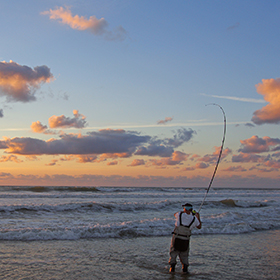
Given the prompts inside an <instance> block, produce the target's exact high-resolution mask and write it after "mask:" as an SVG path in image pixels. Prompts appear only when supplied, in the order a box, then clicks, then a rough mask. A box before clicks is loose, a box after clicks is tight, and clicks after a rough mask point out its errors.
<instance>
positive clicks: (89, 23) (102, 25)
mask: <svg viewBox="0 0 280 280" xmlns="http://www.w3.org/2000/svg"><path fill="white" fill-rule="evenodd" d="M42 14H43V15H48V16H49V18H50V19H53V20H58V21H59V22H60V23H62V24H66V25H68V26H70V27H71V28H72V29H76V30H81V31H83V30H89V31H90V32H91V33H93V34H94V35H99V36H104V38H105V39H107V40H124V39H125V37H126V31H125V30H124V28H123V27H122V26H119V27H118V28H116V29H115V30H114V31H109V30H108V29H107V27H108V22H107V21H106V20H105V19H104V18H101V19H97V18H96V16H90V17H89V19H87V18H86V17H83V16H78V15H75V16H73V15H72V12H71V11H70V9H69V8H68V7H66V8H63V7H59V8H56V9H55V10H52V9H50V10H49V11H45V12H42Z"/></svg>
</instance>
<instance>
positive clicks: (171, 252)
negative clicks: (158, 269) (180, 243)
mask: <svg viewBox="0 0 280 280" xmlns="http://www.w3.org/2000/svg"><path fill="white" fill-rule="evenodd" d="M173 245H174V236H173V237H172V240H171V245H170V250H169V255H170V258H169V262H168V263H169V264H170V269H169V272H175V266H176V263H177V261H176V259H177V256H178V255H179V252H178V251H176V250H175V248H174V246H173Z"/></svg>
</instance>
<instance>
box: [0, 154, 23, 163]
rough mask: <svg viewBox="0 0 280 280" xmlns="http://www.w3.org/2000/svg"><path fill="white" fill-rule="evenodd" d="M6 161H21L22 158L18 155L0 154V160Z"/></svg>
mask: <svg viewBox="0 0 280 280" xmlns="http://www.w3.org/2000/svg"><path fill="white" fill-rule="evenodd" d="M7 161H13V162H16V163H20V162H22V160H20V159H18V157H17V156H14V155H8V156H2V157H1V158H0V162H7Z"/></svg>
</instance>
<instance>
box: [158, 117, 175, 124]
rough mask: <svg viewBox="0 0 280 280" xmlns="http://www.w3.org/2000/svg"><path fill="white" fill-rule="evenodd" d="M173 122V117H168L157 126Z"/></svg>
mask: <svg viewBox="0 0 280 280" xmlns="http://www.w3.org/2000/svg"><path fill="white" fill-rule="evenodd" d="M172 120H173V117H172V118H171V117H166V118H165V119H164V120H160V121H158V122H157V124H166V123H167V122H171V121H172Z"/></svg>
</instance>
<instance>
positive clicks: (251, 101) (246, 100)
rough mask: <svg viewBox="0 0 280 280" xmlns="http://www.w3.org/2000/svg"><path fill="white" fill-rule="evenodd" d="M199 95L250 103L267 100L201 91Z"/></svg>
mask: <svg viewBox="0 0 280 280" xmlns="http://www.w3.org/2000/svg"><path fill="white" fill-rule="evenodd" d="M200 95H203V96H208V97H214V98H222V99H229V100H234V101H241V102H250V103H267V101H265V100H263V99H255V98H245V97H236V96H223V95H210V94H205V93H201V94H200Z"/></svg>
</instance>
